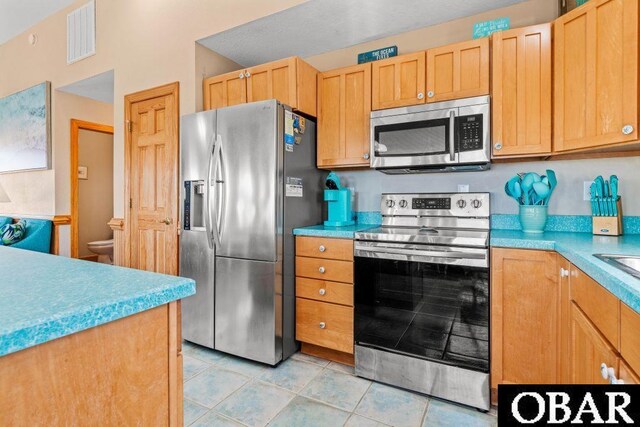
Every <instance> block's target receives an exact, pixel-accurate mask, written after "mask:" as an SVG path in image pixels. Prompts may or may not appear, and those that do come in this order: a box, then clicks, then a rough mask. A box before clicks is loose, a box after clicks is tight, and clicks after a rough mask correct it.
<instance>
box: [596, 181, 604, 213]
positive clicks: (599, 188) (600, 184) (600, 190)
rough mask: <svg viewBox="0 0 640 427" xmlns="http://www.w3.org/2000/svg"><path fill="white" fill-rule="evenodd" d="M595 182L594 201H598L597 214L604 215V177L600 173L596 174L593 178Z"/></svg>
mask: <svg viewBox="0 0 640 427" xmlns="http://www.w3.org/2000/svg"><path fill="white" fill-rule="evenodd" d="M595 183H596V196H597V197H596V202H597V203H598V212H599V213H598V215H600V216H603V215H604V204H603V203H602V198H603V197H604V179H603V178H602V176H601V175H598V176H597V177H596V179H595Z"/></svg>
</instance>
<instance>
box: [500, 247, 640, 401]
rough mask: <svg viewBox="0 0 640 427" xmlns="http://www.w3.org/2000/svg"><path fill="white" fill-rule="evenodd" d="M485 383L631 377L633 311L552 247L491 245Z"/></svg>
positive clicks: (635, 359)
mask: <svg viewBox="0 0 640 427" xmlns="http://www.w3.org/2000/svg"><path fill="white" fill-rule="evenodd" d="M491 265H492V267H491V268H492V272H491V298H492V300H491V387H492V401H493V402H496V401H497V393H496V387H497V386H498V384H554V383H559V384H606V383H608V382H609V380H608V379H604V378H603V377H602V375H601V369H600V368H601V365H602V363H605V364H606V366H607V367H610V368H613V373H614V375H615V376H616V378H617V379H622V380H623V381H625V383H629V384H636V383H638V381H639V380H638V378H639V377H638V374H637V372H639V371H640V340H638V336H637V331H638V329H639V328H640V314H639V313H637V312H636V311H634V310H633V309H631V308H630V307H628V306H626V305H625V304H623V303H622V302H621V301H620V300H619V299H618V298H617V297H615V296H614V295H613V294H611V293H610V292H609V291H608V290H606V289H605V288H604V287H603V286H601V285H600V284H599V283H597V282H596V281H594V280H593V279H592V278H591V277H589V276H588V275H586V274H585V273H584V272H583V271H581V270H580V269H578V268H577V267H576V266H574V265H572V264H571V263H570V262H569V261H567V260H566V259H565V258H563V257H562V256H560V255H558V254H557V253H555V252H549V251H539V250H524V249H507V248H493V249H492V250H491Z"/></svg>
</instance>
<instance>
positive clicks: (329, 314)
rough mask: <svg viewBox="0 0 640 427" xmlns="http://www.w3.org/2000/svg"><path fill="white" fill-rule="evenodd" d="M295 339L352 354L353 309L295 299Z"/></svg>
mask: <svg viewBox="0 0 640 427" xmlns="http://www.w3.org/2000/svg"><path fill="white" fill-rule="evenodd" d="M296 339H297V340H298V341H302V342H305V343H309V344H315V345H319V346H321V347H326V348H330V349H333V350H338V351H342V352H344V353H349V354H353V308H351V307H344V306H341V305H336V304H329V303H326V302H319V301H310V300H306V299H303V298H296Z"/></svg>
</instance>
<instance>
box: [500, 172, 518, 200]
mask: <svg viewBox="0 0 640 427" xmlns="http://www.w3.org/2000/svg"><path fill="white" fill-rule="evenodd" d="M519 182H520V177H519V176H514V177H513V178H511V179H510V180H509V181H507V182H506V183H505V184H504V192H505V193H507V195H508V196H509V197H513V198H514V199H516V201H517V202H518V203H520V201H519V200H518V199H519V198H520V195H521V191H520V186H519V185H518V190H516V188H515V184H516V183H518V184H519Z"/></svg>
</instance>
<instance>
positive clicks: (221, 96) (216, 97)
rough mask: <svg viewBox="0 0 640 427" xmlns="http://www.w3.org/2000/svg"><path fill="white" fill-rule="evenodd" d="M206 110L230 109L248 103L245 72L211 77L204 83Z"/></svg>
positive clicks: (239, 71) (240, 71)
mask: <svg viewBox="0 0 640 427" xmlns="http://www.w3.org/2000/svg"><path fill="white" fill-rule="evenodd" d="M202 86H203V90H204V109H205V110H213V109H215V108H221V107H228V106H231V105H236V104H243V103H245V102H247V86H246V84H245V82H244V70H238V71H233V72H231V73H226V74H221V75H219V76H213V77H209V78H207V79H204V81H203V82H202Z"/></svg>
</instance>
